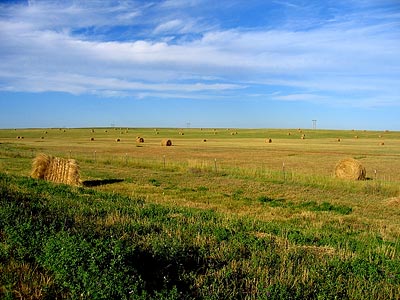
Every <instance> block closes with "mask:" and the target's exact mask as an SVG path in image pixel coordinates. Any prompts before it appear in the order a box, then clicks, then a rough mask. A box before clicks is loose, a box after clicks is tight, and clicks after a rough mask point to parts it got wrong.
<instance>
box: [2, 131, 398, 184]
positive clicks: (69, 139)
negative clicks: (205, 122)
mask: <svg viewBox="0 0 400 300" xmlns="http://www.w3.org/2000/svg"><path fill="white" fill-rule="evenodd" d="M182 133H184V135H183V134H182ZM231 133H237V134H234V135H232V134H231ZM288 133H290V135H288ZM302 135H305V139H301V136H302ZM138 136H140V137H143V139H144V141H145V142H144V143H138V142H137V141H136V138H137V137H138ZM356 136H357V138H356ZM18 137H20V138H18ZM21 137H23V138H21ZM165 138H168V139H171V141H172V143H173V146H172V147H161V146H160V143H161V141H162V140H163V139H165ZM339 138H340V142H338V139H339ZM116 139H120V142H116ZM266 139H271V140H272V142H271V143H266V142H265V140H266ZM0 143H1V145H0V151H1V152H2V155H3V156H6V157H7V156H9V155H8V154H7V153H6V152H7V151H9V152H11V153H18V154H19V155H20V156H22V157H28V156H33V154H32V153H34V155H36V154H37V153H39V152H45V153H49V154H52V155H58V156H60V157H65V158H75V159H77V160H82V159H91V158H96V160H98V161H99V160H100V161H101V160H118V159H121V160H136V161H137V160H139V161H146V162H149V163H151V162H159V161H164V160H165V161H166V162H169V163H183V164H192V165H193V164H195V165H196V164H199V165H201V166H210V167H213V166H214V165H215V160H216V164H217V167H218V168H243V169H260V168H262V169H268V170H274V171H281V170H282V169H283V166H284V167H285V169H286V171H288V172H291V173H295V174H304V175H318V176H321V175H322V176H331V175H332V173H333V168H334V166H335V164H336V163H337V162H338V161H339V160H340V159H342V158H346V157H353V158H356V159H358V160H360V162H361V163H362V164H363V166H365V168H366V170H367V177H370V178H379V179H382V180H385V181H399V180H400V172H398V170H399V169H400V160H399V158H400V151H399V149H400V133H399V132H373V131H352V130H349V131H327V130H298V129H282V130H267V129H254V130H251V129H242V130H236V129H235V130H229V129H216V130H214V129H184V130H183V129H147V128H138V129H135V128H118V129H115V128H114V129H113V128H95V129H89V128H84V129H26V130H19V129H18V130H1V131H0ZM381 143H384V145H381ZM6 149H8V150H6ZM0 167H2V168H3V169H5V168H6V166H5V162H4V161H3V164H2V165H0ZM83 174H84V170H83Z"/></svg>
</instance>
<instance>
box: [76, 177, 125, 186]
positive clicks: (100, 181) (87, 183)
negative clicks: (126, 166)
mask: <svg viewBox="0 0 400 300" xmlns="http://www.w3.org/2000/svg"><path fill="white" fill-rule="evenodd" d="M123 181H124V179H117V178H114V179H96V180H85V181H82V185H83V186H84V187H94V186H100V185H107V184H113V183H118V182H123Z"/></svg>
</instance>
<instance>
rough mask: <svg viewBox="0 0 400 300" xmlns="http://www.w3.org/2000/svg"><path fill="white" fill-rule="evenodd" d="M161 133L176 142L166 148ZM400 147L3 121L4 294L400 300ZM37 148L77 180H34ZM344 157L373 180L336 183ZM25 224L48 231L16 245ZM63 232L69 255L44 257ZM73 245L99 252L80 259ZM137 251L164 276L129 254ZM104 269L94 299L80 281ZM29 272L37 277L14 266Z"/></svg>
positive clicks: (292, 135)
mask: <svg viewBox="0 0 400 300" xmlns="http://www.w3.org/2000/svg"><path fill="white" fill-rule="evenodd" d="M302 135H304V136H305V139H301V136H302ZM137 136H140V137H143V138H144V143H137V142H136V137H137ZM117 138H119V139H120V141H119V142H116V139H117ZM164 138H169V139H171V140H172V142H173V146H172V147H162V146H160V143H161V140H162V139H164ZM268 139H271V140H272V142H271V143H268V142H266V141H268ZM339 139H340V141H338V140H339ZM399 149H400V132H388V131H385V132H376V131H353V130H349V131H333V130H304V129H303V130H300V129H291V130H288V129H286V130H282V129H254V130H252V129H240V130H236V129H165V128H159V129H153V128H151V129H148V128H146V129H145V128H118V129H116V128H94V129H90V128H82V129H59V128H57V129H41V130H39V129H25V130H22V129H17V130H0V173H2V174H3V175H2V185H1V188H2V190H1V191H2V201H3V203H2V215H1V217H2V219H3V220H7V221H0V225H1V227H0V230H1V231H0V242H1V247H2V248H1V253H0V255H1V257H0V259H1V260H2V261H4V262H7V263H4V264H3V267H2V268H3V270H0V271H3V273H4V274H8V275H3V277H2V278H1V280H2V282H1V284H2V288H1V290H0V296H1V295H4V297H8V298H9V299H16V298H18V297H19V296H18V295H19V294H18V293H20V294H21V293H25V294H26V291H25V290H24V289H23V287H25V288H26V289H28V290H29V289H30V291H33V290H34V291H35V292H36V294H37V295H38V296H37V297H36V298H34V297H33V298H32V299H43V298H45V297H46V295H48V296H47V297H50V298H52V297H53V298H54V297H58V298H68V297H70V298H76V299H78V298H84V299H92V298H99V299H100V298H101V299H107V298H114V299H122V298H125V299H151V298H154V299H161V298H164V299H222V298H225V299H240V298H241V299H289V298H293V299H304V298H313V299H334V298H338V299H397V298H399V297H400V242H399V239H400V218H399V217H400V185H399V183H400V173H399V172H398V170H399V169H400V152H399ZM41 152H43V153H47V154H52V155H55V156H60V157H64V158H69V157H70V158H74V159H76V160H77V161H78V162H79V164H80V167H81V177H82V180H83V182H84V187H82V188H69V187H64V186H62V185H61V186H57V185H54V184H51V183H50V184H48V183H40V182H37V181H35V180H32V179H28V178H27V177H28V176H29V174H30V170H31V162H32V159H33V158H34V157H35V156H36V154H38V153H41ZM346 157H353V158H356V159H358V160H359V161H360V162H361V163H362V164H363V165H364V166H365V167H366V170H367V177H368V180H365V181H357V182H349V181H344V180H339V179H336V178H334V177H333V170H334V166H335V164H336V163H337V162H338V161H339V160H340V159H342V158H346ZM10 195H11V196H10ZM7 197H8V198H7ZM7 199H8V200H7ZM10 199H14V200H15V199H16V200H15V201H21V203H25V202H28V203H30V204H29V205H28V204H26V205H25V204H24V205H25V206H26V209H28V210H29V211H28V212H27V211H25V210H21V209H22V208H21V207H22V206H18V205H15V206H13V205H14V204H12V203H13V202H12V200H10ZM21 199H22V200H21ZM26 199H32V201H27V200H26ZM43 199H44V200H43ZM47 200H48V201H47ZM25 206H24V207H25ZM32 210H33V211H34V212H35V213H37V214H38V216H39V217H37V216H35V213H32ZM43 211H46V212H49V217H48V218H45V217H44V215H43ZM149 211H150V212H149ZM15 214H17V215H18V214H22V215H24V214H25V215H26V216H27V218H18V217H16V215H15ZM29 214H30V215H29ZM10 216H13V217H10ZM29 216H30V217H29ZM60 216H61V217H60ZM139 216H140V218H139ZM144 216H145V217H144ZM43 218H44V220H43ZM27 220H28V221H27ZM38 220H41V221H40V222H39V221H38ZM66 220H71V224H72V225H70V226H66V227H65V226H64V227H63V226H62V225H60V224H63V222H64V223H65V222H66ZM67 223H68V222H67ZM49 224H50V225H49ZM12 228H20V230H19V231H18V230H17V229H15V230H12ZM199 228H204V230H200V229H199ZM137 230H139V231H137ZM32 232H36V233H37V235H40V236H42V238H38V239H35V238H34V237H32V238H31V237H30V238H27V239H28V240H29V242H27V243H26V245H25V244H24V243H23V242H22V241H21V239H22V238H23V237H26V236H24V234H25V235H29V234H30V233H31V234H33V233H32ZM110 232H112V233H110ZM133 232H140V233H137V234H133ZM110 234H111V237H110ZM64 242H65V243H67V244H66V245H65V247H66V248H65V249H69V250H68V251H67V250H66V252H65V253H64V252H63V253H64V254H62V253H61V254H59V256H57V255H55V256H54V257H53V256H51V251H50V250H52V251H53V250H54V249H58V248H57V247H61V246H60V244H63V243H64ZM120 242H121V243H123V246H124V247H125V248H123V249H122V248H121V249H120V248H119V247H122V246H121V245H119V243H120ZM85 243H86V244H85ZM78 244H79V245H80V246H81V247H83V248H84V249H86V250H85V251H86V252H85V251H84V253H86V254H88V255H89V254H90V253H93V251H98V253H102V255H104V261H103V262H102V260H101V259H100V258H99V259H97V260H93V259H92V260H91V261H90V260H88V259H87V257H86V258H85V257H80V256H79V253H75V252H76V251H75V252H74V250H73V249H72V247H73V246H74V245H78ZM110 244H111V245H115V247H117V246H118V245H119V246H118V247H117V248H116V249H117V250H118V251H120V258H121V261H119V260H112V259H111V258H110V255H111V254H110V252H109V251H111V250H109V249H108V250H107V248H106V247H105V246H104V245H110ZM35 245H36V246H35ZM161 245H164V246H161ZM85 247H86V248H85ZM53 248H54V249H53ZM110 249H114V248H113V247H111V248H110ZM134 249H136V250H134ZM59 250H60V249H58V250H57V251H58V252H60V251H59ZM114 250H115V249H114ZM135 251H136V252H135ZM137 251H139V253H140V255H139V254H138V252H137ZM19 252H23V255H22V254H20V253H19ZM31 252H32V253H31ZM61 252H62V251H61ZM62 255H65V257H62ZM138 257H139V258H140V259H143V261H144V262H145V261H146V262H148V263H149V265H151V266H152V267H153V268H155V269H156V271H157V272H159V275H160V274H162V278H161V277H158V275H157V276H156V275H154V276H153V277H152V276H151V275H150V274H147V273H146V270H145V269H146V268H145V266H140V265H133V266H131V265H129V264H127V260H129V258H135V259H137V258H138ZM72 262H75V263H76V264H78V265H79V266H81V269H79V270H80V271H79V272H80V273H79V272H78V271H77V272H78V273H77V274H75V275H76V276H75V277H74V278H75V279H74V278H71V276H68V272H70V269H71V268H72ZM122 262H124V263H122ZM157 263H159V265H157ZM115 264H116V265H115ZM124 264H127V265H129V268H130V269H129V270H128V269H126V268H128V267H126V268H125V267H124ZM104 265H107V266H111V265H112V266H117V267H115V268H111V267H110V268H111V269H112V270H113V272H114V273H112V272H111V271H110V272H111V273H110V274H109V277H107V276H106V275H105V277H104V278H103V277H102V278H97V279H95V280H97V281H98V282H100V283H99V284H100V286H102V289H103V291H104V294H101V293H100V294H99V291H98V288H97V289H96V287H95V286H92V285H91V284H90V283H89V281H90V280H89V279H88V278H91V277H93V278H94V277H96V276H97V275H96V272H98V271H99V270H100V271H102V272H103V271H104V270H103V269H102V268H103V267H104ZM24 268H26V269H27V270H28V271H29V272H30V273H29V272H28V273H29V274H31V277H29V276H28V277H29V278H21V276H19V275H18V274H20V273H26V272H27V270H25V271H23V270H24ZM91 268H92V269H91ZM96 270H97V271H96ZM132 272H133V273H132ZM0 273H1V272H0ZM12 273H13V274H17V275H15V276H12V275H11V274H12ZM131 273H132V274H133V275H132V274H131ZM111 274H113V275H112V276H111ZM123 274H125V275H126V274H128V275H129V276H130V277H129V276H128V275H127V277H123V278H122V277H121V276H123ZM132 276H133V277H132ZM135 276H136V277H135ZM160 276H161V275H160ZM111 277H113V278H115V279H111ZM41 280H42V281H41ZM85 280H86V281H85ZM123 286H132V292H131V293H129V292H127V291H126V290H124V288H123ZM113 288H114V289H115V291H116V292H115V294H113V292H111V291H112V289H113ZM96 290H97V292H96ZM107 291H108V292H107ZM46 293H47V294H46ZM96 293H97V294H96ZM39 294H40V295H39ZM49 295H50V296H49ZM221 297H222V298H221Z"/></svg>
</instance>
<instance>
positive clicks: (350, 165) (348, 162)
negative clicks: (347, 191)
mask: <svg viewBox="0 0 400 300" xmlns="http://www.w3.org/2000/svg"><path fill="white" fill-rule="evenodd" d="M335 176H336V177H337V178H342V179H349V180H364V179H365V176H366V171H365V168H364V167H363V166H362V165H361V163H360V162H359V161H357V160H355V159H353V158H345V159H342V160H340V161H339V162H338V163H337V164H336V166H335Z"/></svg>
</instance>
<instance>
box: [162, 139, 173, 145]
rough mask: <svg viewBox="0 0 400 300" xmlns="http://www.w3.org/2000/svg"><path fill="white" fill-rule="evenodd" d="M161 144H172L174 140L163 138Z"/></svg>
mask: <svg viewBox="0 0 400 300" xmlns="http://www.w3.org/2000/svg"><path fill="white" fill-rule="evenodd" d="M161 146H172V141H171V140H169V139H163V140H162V141H161Z"/></svg>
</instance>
